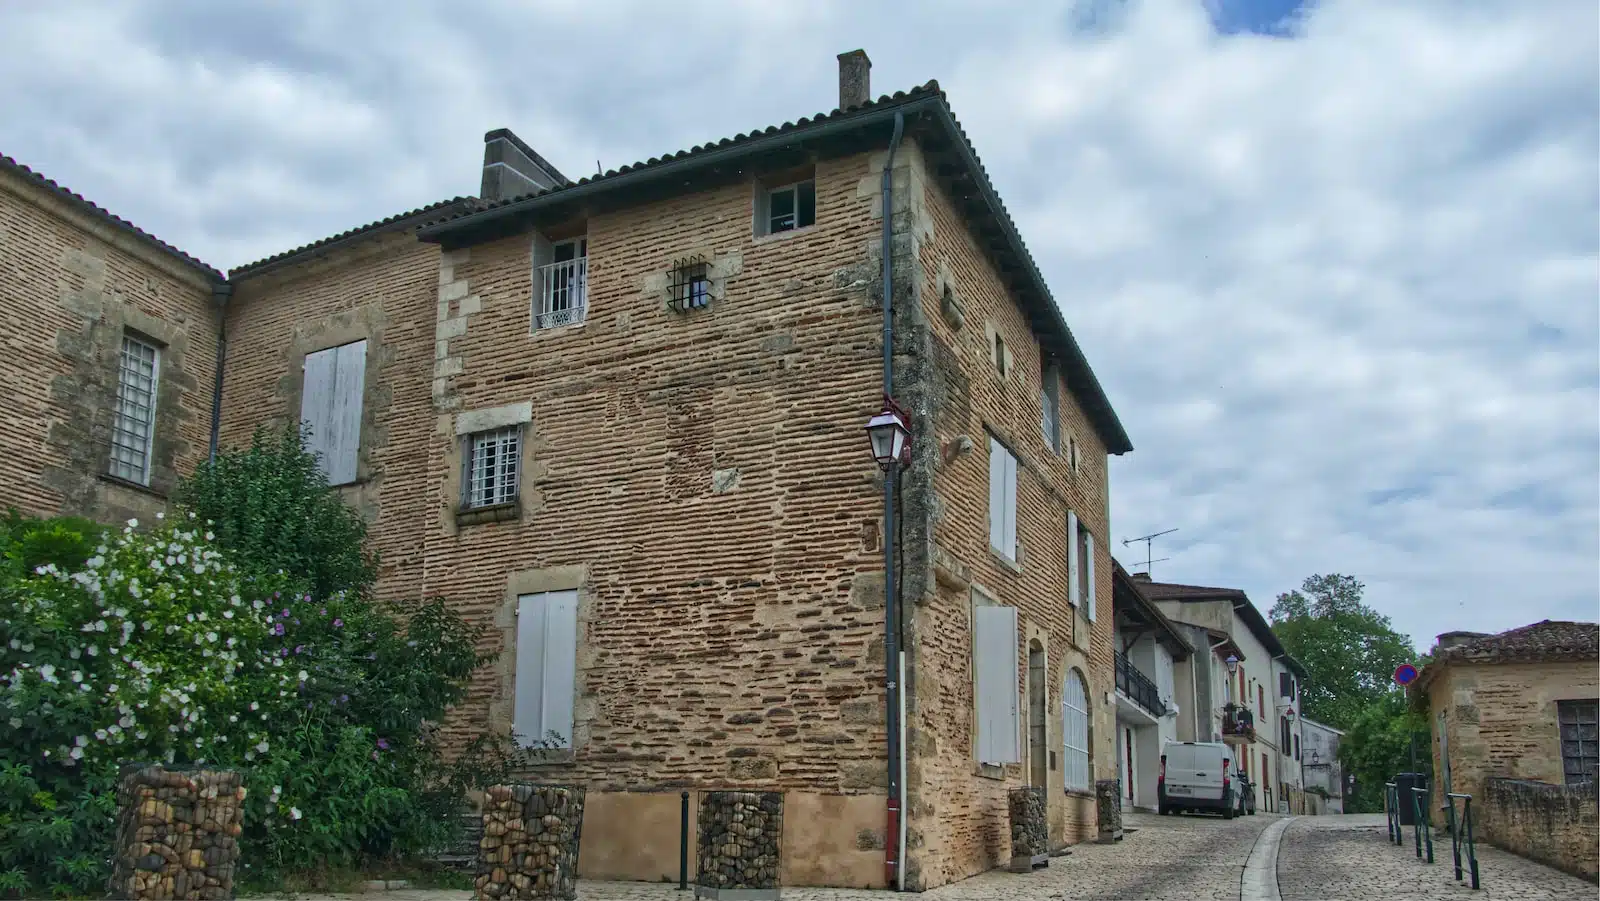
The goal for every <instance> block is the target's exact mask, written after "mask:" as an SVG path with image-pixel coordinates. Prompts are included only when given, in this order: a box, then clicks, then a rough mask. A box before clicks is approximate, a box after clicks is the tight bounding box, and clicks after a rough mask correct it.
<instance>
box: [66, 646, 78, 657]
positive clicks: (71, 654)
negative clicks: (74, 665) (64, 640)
mask: <svg viewBox="0 0 1600 901" xmlns="http://www.w3.org/2000/svg"><path fill="white" fill-rule="evenodd" d="M67 656H68V657H71V658H72V659H73V660H77V659H78V649H77V648H73V649H71V650H69V651H67Z"/></svg>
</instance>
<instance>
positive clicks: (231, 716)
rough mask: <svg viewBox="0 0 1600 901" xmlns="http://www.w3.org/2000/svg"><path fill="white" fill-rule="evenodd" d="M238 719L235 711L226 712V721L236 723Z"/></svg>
mask: <svg viewBox="0 0 1600 901" xmlns="http://www.w3.org/2000/svg"><path fill="white" fill-rule="evenodd" d="M238 721H239V715H238V714H237V713H230V714H228V722H230V723H237V722H238Z"/></svg>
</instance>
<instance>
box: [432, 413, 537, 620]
mask: <svg viewBox="0 0 1600 901" xmlns="http://www.w3.org/2000/svg"><path fill="white" fill-rule="evenodd" d="M441 420H442V424H443V425H444V427H445V429H446V431H447V432H448V434H449V437H450V444H449V450H448V451H447V452H446V453H445V460H444V462H445V473H446V475H445V485H444V492H445V494H444V496H445V498H446V500H445V505H444V506H445V515H444V523H443V525H444V528H445V532H446V533H447V534H455V533H456V532H458V531H459V530H460V528H461V527H463V526H471V525H479V524H484V523H494V522H511V521H514V520H519V519H521V518H522V517H523V516H524V514H526V513H528V512H530V511H531V510H534V509H537V508H538V497H539V495H538V493H537V491H536V490H535V489H534V488H533V487H532V486H533V484H534V482H535V481H536V480H537V479H539V478H542V477H543V475H544V467H543V465H542V464H541V463H539V462H538V458H537V454H536V450H537V447H536V444H537V437H538V433H537V431H536V430H535V429H534V424H533V402H532V401H519V402H516V403H510V404H503V405H501V406H498V407H484V408H480V409H477V410H465V411H462V412H460V413H457V414H455V415H453V416H444V417H441ZM507 428H515V429H517V490H516V497H515V499H514V500H513V501H511V502H510V503H502V504H495V505H492V506H487V507H471V506H469V505H468V503H467V500H468V496H467V493H468V491H469V486H470V485H471V477H470V470H469V467H470V466H471V460H472V453H471V446H472V439H473V438H474V437H475V436H477V435H481V434H483V433H485V432H494V431H500V430H503V429H507ZM524 593H525V594H526V593H527V592H524Z"/></svg>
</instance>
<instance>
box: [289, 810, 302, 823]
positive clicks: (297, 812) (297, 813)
mask: <svg viewBox="0 0 1600 901" xmlns="http://www.w3.org/2000/svg"><path fill="white" fill-rule="evenodd" d="M289 818H290V819H292V820H298V819H300V808H298V807H291V808H289Z"/></svg>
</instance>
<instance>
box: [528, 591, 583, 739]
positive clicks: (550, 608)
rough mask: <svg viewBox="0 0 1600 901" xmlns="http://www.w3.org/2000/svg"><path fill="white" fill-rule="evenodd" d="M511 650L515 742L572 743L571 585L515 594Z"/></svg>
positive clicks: (574, 613)
mask: <svg viewBox="0 0 1600 901" xmlns="http://www.w3.org/2000/svg"><path fill="white" fill-rule="evenodd" d="M516 654H517V669H516V687H515V696H514V698H513V701H512V713H511V731H512V733H513V734H514V735H515V737H516V741H517V744H518V745H519V746H521V747H524V748H527V747H549V746H550V745H553V746H555V747H557V748H570V747H572V732H573V718H572V708H573V696H574V694H575V693H576V690H577V676H578V667H577V661H578V593H577V592H576V591H551V592H546V593H544V594H525V595H522V596H520V597H518V598H517V648H516ZM542 742H548V743H549V744H541V743H542Z"/></svg>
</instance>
